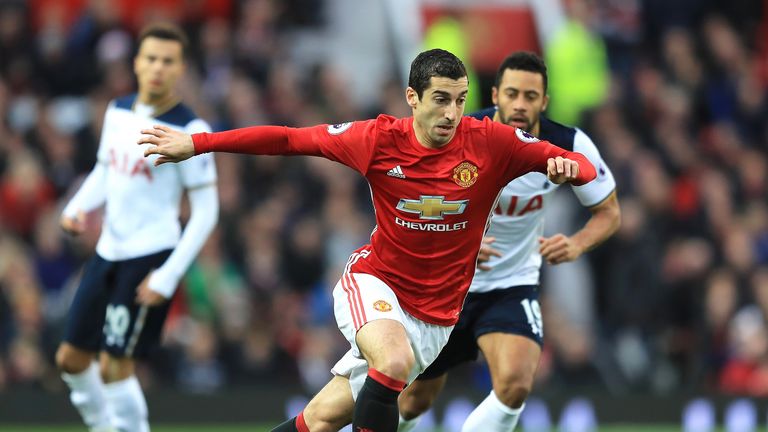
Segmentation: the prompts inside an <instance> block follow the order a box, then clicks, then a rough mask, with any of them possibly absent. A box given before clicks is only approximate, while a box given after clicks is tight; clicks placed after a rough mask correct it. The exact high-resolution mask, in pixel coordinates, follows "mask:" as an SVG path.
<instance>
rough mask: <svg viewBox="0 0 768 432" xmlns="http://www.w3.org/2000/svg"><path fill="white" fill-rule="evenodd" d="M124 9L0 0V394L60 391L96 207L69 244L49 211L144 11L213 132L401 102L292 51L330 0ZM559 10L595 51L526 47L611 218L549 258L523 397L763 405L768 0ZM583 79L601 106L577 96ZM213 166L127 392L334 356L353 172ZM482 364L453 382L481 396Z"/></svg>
mask: <svg viewBox="0 0 768 432" xmlns="http://www.w3.org/2000/svg"><path fill="white" fill-rule="evenodd" d="M122 3H126V2H122ZM122 3H121V2H114V3H113V2H103V1H88V2H86V1H75V0H72V1H66V2H58V1H44V0H38V1H26V2H25V1H4V2H2V3H0V392H2V391H11V390H12V389H13V388H15V387H18V386H38V387H42V388H45V389H48V390H50V391H63V388H62V387H63V385H62V384H61V382H60V378H59V376H58V373H57V372H56V371H55V367H54V365H53V353H54V350H55V347H56V346H57V344H58V342H59V340H60V337H61V331H62V328H63V323H64V320H65V317H66V313H67V310H68V305H69V302H70V301H71V298H72V295H73V293H74V289H75V288H76V286H77V281H78V277H79V274H80V270H81V267H82V264H83V262H84V260H85V259H86V258H87V257H88V256H90V254H91V253H92V251H93V248H94V246H95V242H96V240H97V238H98V234H99V225H100V223H99V220H100V215H99V214H98V212H96V213H94V214H91V215H89V230H88V232H87V233H86V235H84V236H82V237H81V238H76V239H73V238H69V237H67V236H65V235H64V234H63V232H62V231H61V230H60V229H59V227H58V218H59V215H60V212H61V209H62V205H63V204H64V203H65V202H66V201H67V199H68V198H69V196H70V195H71V193H72V192H73V191H74V190H76V188H77V186H78V184H79V182H80V181H82V179H83V177H84V175H85V174H87V172H88V171H89V170H90V169H91V167H92V166H93V164H94V162H95V155H96V148H97V145H98V137H99V134H100V128H101V123H102V116H103V113H104V109H105V107H106V104H107V103H108V102H109V100H110V99H112V98H114V97H117V96H120V95H123V94H126V93H129V92H131V91H133V88H134V83H133V75H132V64H131V60H132V56H133V50H134V48H135V47H134V44H133V38H134V36H135V35H136V33H137V31H138V29H139V28H140V26H141V25H140V24H141V23H145V22H148V21H149V20H150V19H170V20H174V21H176V22H178V23H179V24H181V25H183V27H184V28H185V29H186V30H187V31H188V32H189V34H190V36H191V39H192V41H193V44H192V54H191V57H190V59H189V65H188V70H187V75H186V79H185V80H184V82H183V85H182V88H181V89H180V90H181V94H182V95H183V98H184V100H185V101H186V102H187V103H189V104H190V105H191V106H192V107H193V108H194V109H195V110H196V112H197V113H198V114H199V115H201V116H202V117H203V118H205V119H206V120H208V121H209V122H210V123H211V124H212V126H213V128H214V129H215V130H223V129H229V128H236V127H243V126H249V125H258V124H285V125H289V126H308V125H313V124H317V123H336V122H341V121H348V120H354V119H365V118H370V117H372V116H375V115H376V114H377V113H380V112H383V113H389V114H392V115H396V116H407V115H410V110H409V109H408V106H407V105H406V104H405V101H404V97H403V90H402V89H403V87H404V83H402V82H401V81H400V78H399V76H398V74H397V70H396V66H395V64H394V61H393V62H392V63H393V65H392V73H391V77H390V79H386V80H383V81H381V82H370V83H369V86H373V87H374V88H375V89H376V90H375V91H374V92H373V94H377V95H378V98H377V99H370V100H368V103H360V101H359V98H356V97H355V95H354V94H351V88H350V86H348V85H347V82H348V78H349V77H348V76H346V75H345V72H341V71H339V69H338V68H336V67H335V65H334V64H332V63H330V62H328V63H324V62H315V63H312V64H307V62H306V61H305V60H303V59H296V58H292V57H291V55H290V53H291V52H292V51H291V49H290V46H291V44H292V43H294V41H295V40H296V38H297V37H299V36H300V35H302V34H304V33H306V32H314V34H315V35H317V34H320V35H322V33H323V29H324V27H326V26H328V25H329V19H328V16H327V14H326V13H324V11H325V10H326V8H327V7H328V4H330V3H334V0H325V1H322V0H291V1H277V0H242V1H236V0H231V1H223V2H215V1H183V0H178V1H165V2H154V3H152V4H151V5H150V3H149V2H143V3H142V5H143V6H142V7H143V9H142V8H138V9H137V8H134V9H131V11H132V12H131V14H130V15H128V14H126V13H125V8H122V9H121V5H122ZM565 3H566V7H565V11H566V13H567V15H566V16H567V25H565V26H563V31H564V32H565V31H570V32H576V33H581V34H583V35H585V37H586V38H588V40H590V41H591V43H590V44H587V45H583V46H587V47H588V49H589V52H588V54H589V59H591V60H593V59H598V60H595V61H597V63H595V61H589V62H585V61H584V60H583V59H579V58H576V59H575V60H573V61H572V62H571V63H570V64H569V63H568V61H567V59H566V60H563V59H562V57H557V56H555V55H554V54H553V55H552V57H550V54H549V53H558V52H561V53H562V52H563V47H562V46H559V45H558V44H566V43H568V42H569V41H570V42H573V41H574V38H573V37H557V35H553V37H552V38H551V39H550V41H549V42H548V43H547V44H546V46H542V48H543V50H544V54H545V56H546V57H547V60H548V63H549V67H550V74H551V75H552V88H551V92H550V93H551V96H552V102H553V117H554V120H562V121H567V122H574V123H576V124H578V126H580V127H581V128H583V129H584V130H585V131H586V132H587V133H588V134H589V135H590V136H591V137H592V138H593V140H594V141H595V142H596V143H597V145H598V148H600V150H601V152H602V155H603V157H604V158H605V160H606V162H607V163H608V165H609V166H610V167H611V169H612V171H613V173H614V175H615V177H616V179H617V183H618V194H619V198H620V203H621V207H622V226H621V229H620V231H619V232H618V233H617V234H616V235H615V236H614V237H613V238H612V239H610V240H609V241H608V242H607V243H605V244H604V245H602V246H601V247H600V248H598V249H596V250H594V251H592V252H591V253H590V254H589V255H588V256H587V257H585V258H584V259H582V260H581V264H580V265H581V267H578V266H579V263H577V264H576V265H574V266H571V267H568V266H563V269H564V270H563V271H565V272H566V273H567V272H571V273H569V274H571V275H577V276H578V280H579V281H581V283H578V282H576V283H574V282H573V281H574V279H573V278H568V277H565V278H563V277H562V275H560V276H558V275H557V274H556V273H552V272H550V269H547V271H546V272H545V278H544V282H543V285H544V293H545V297H544V311H545V312H544V317H545V318H544V319H545V338H546V341H547V343H546V347H545V354H544V356H543V358H542V363H541V367H540V373H539V377H538V379H539V382H538V384H537V389H539V390H541V391H557V389H562V388H567V389H568V390H569V391H573V390H574V389H582V388H583V389H595V388H597V389H601V390H604V389H608V391H611V392H614V393H616V394H626V393H630V392H651V393H655V394H663V393H668V392H674V391H677V390H680V389H688V390H696V391H715V392H723V393H727V394H748V395H758V396H768V327H767V326H766V317H768V96H767V95H768V2H766V1H763V0H752V1H747V0H733V1H730V2H714V1H713V2H709V1H698V0H679V1H672V2H670V1H664V0H633V1H617V0H569V1H567V2H565ZM123 6H124V5H123ZM137 11H138V12H137ZM467 31H471V29H467ZM571 34H573V33H571ZM510 37H514V34H511V35H510ZM489 43H493V42H492V41H490V42H489ZM573 49H577V48H573ZM595 50H601V51H600V52H596V51H595ZM417 51H418V49H417V50H416V51H414V52H417ZM566 51H567V52H572V51H571V50H570V49H568V50H566ZM576 52H577V51H576ZM369 55H376V56H388V55H391V54H390V53H386V52H377V53H369ZM601 58H602V59H603V60H602V61H603V63H600V59H601ZM364 60H365V59H364V58H362V59H361V61H364ZM550 60H551V61H550ZM579 60H581V61H579ZM584 63H589V64H588V65H584ZM580 64H581V65H582V66H584V67H581V68H579V65H580ZM586 66H588V67H586ZM585 69H588V70H585ZM584 74H588V76H586V75H584ZM481 75H482V74H481ZM486 75H487V74H486ZM481 79H485V80H489V79H492V77H489V76H485V77H481ZM595 80H597V81H596V82H595ZM583 82H591V83H593V84H594V86H593V87H594V88H593V90H590V91H592V92H593V94H592V93H591V95H592V96H594V97H591V98H585V99H583V100H581V99H579V100H578V101H577V100H575V99H574V100H573V103H571V100H570V99H569V96H568V95H579V94H581V93H583V92H581V93H580V90H579V88H578V86H579V85H580V83H583ZM572 86H573V87H577V88H576V89H575V90H574V89H573V88H570V87H572ZM559 95H560V96H559ZM573 97H574V98H575V96H573ZM489 99H490V95H489V94H483V95H482V100H483V101H484V102H486V103H489ZM563 106H565V107H566V108H565V109H563V108H562V107H563ZM574 110H575V111H574ZM571 111H573V112H571ZM557 115H561V116H562V117H558V116H557ZM216 161H217V165H218V173H219V191H220V192H219V193H220V198H221V218H220V223H219V225H218V228H217V230H216V231H215V233H214V234H213V235H212V236H211V238H210V240H209V241H208V243H207V245H206V246H205V248H204V249H203V251H202V253H201V254H200V256H199V258H198V259H197V261H196V262H195V263H194V265H193V266H192V268H191V269H190V271H189V273H188V274H187V276H186V278H185V279H184V282H183V287H182V288H181V289H180V290H179V292H178V294H177V297H176V298H175V300H174V304H173V307H172V313H171V315H170V316H169V320H168V322H167V326H166V332H165V336H164V348H163V349H162V350H160V351H159V352H158V353H157V354H156V355H155V356H153V358H152V359H151V360H152V361H151V362H149V363H147V364H145V365H143V367H142V369H141V370H140V375H141V379H142V382H143V383H145V385H149V386H151V385H174V386H179V387H181V388H184V389H186V390H189V391H193V392H215V391H218V390H220V389H222V388H224V387H225V386H231V385H274V384H281V383H286V382H288V383H291V382H292V383H296V382H300V384H301V385H303V386H304V387H305V388H306V389H307V391H308V392H313V391H316V390H317V389H318V386H320V385H322V384H324V383H325V382H326V381H327V379H328V376H329V375H328V374H329V372H328V370H329V368H330V366H331V365H332V364H333V363H334V362H335V360H336V359H338V358H339V357H340V355H341V354H342V353H343V352H344V351H345V350H346V349H347V348H348V347H347V345H346V342H345V341H344V339H343V338H342V337H341V335H340V333H339V332H338V330H337V328H336V325H335V322H334V318H333V309H332V304H331V295H330V291H331V289H332V288H333V284H335V282H336V280H337V278H338V276H339V275H340V273H341V270H342V268H343V265H344V264H345V263H346V260H347V257H348V255H349V253H350V252H351V251H353V250H354V249H356V248H357V247H359V246H360V245H362V244H364V243H366V242H367V239H368V236H369V234H370V231H371V229H372V228H373V223H374V222H373V221H374V219H373V214H372V210H371V205H370V196H369V191H368V188H367V185H366V184H365V182H364V180H363V179H361V178H360V177H359V176H358V175H357V174H356V173H354V172H353V171H351V170H350V169H348V168H346V167H344V166H341V165H338V164H335V163H332V162H329V161H326V160H323V159H317V158H303V157H293V158H283V157H246V156H235V155H228V154H217V155H216ZM564 192H565V193H562V194H560V196H561V197H562V198H563V200H562V202H563V203H565V204H562V205H559V206H556V207H555V208H554V209H552V211H550V215H551V216H550V218H551V219H553V221H554V222H556V223H557V224H556V226H558V227H561V226H562V227H565V228H563V229H573V227H578V226H579V224H581V223H582V222H583V221H584V220H585V219H586V217H587V216H588V212H586V211H585V210H583V209H581V208H580V207H579V206H578V205H577V204H575V202H572V200H571V201H570V202H569V201H568V196H567V195H569V194H570V193H569V191H567V190H566V191H564ZM570 195H572V194H570ZM564 215H567V217H568V218H569V221H565V222H566V223H562V222H563V221H562V220H561V219H563V218H564V217H565V216H564ZM569 269H570V270H569ZM552 270H556V269H552ZM563 281H565V282H563ZM569 281H570V282H569ZM574 299H575V300H574ZM570 300H574V301H570ZM579 305H581V306H579ZM574 309H575V310H574ZM475 372H476V371H474V370H471V371H469V372H468V373H467V375H466V379H470V380H473V382H475V383H476V384H477V385H478V386H483V385H487V382H486V381H484V379H483V377H482V374H481V373H475Z"/></svg>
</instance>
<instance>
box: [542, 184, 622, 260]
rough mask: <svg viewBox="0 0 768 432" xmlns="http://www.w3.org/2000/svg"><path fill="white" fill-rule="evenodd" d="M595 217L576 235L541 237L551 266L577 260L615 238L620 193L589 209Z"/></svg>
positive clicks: (545, 254)
mask: <svg viewBox="0 0 768 432" xmlns="http://www.w3.org/2000/svg"><path fill="white" fill-rule="evenodd" d="M589 211H590V212H591V213H592V216H591V217H590V218H589V221H587V223H586V225H584V228H582V229H581V230H579V231H578V232H576V233H575V234H573V235H572V236H570V237H569V236H566V235H564V234H555V235H553V236H552V237H539V252H540V253H541V256H542V257H543V258H544V259H545V260H547V262H548V263H549V264H560V263H564V262H569V261H574V260H575V259H577V258H578V257H580V256H581V255H582V254H583V253H585V252H588V251H590V250H592V249H594V248H595V247H596V246H597V245H599V244H600V243H602V242H604V241H605V240H606V239H607V238H608V237H610V236H611V235H613V233H615V232H616V230H617V229H619V224H620V221H621V211H620V210H619V202H618V200H617V199H616V191H613V192H611V194H610V195H608V198H606V199H604V200H603V201H602V202H600V203H599V204H597V205H595V206H592V207H590V208H589Z"/></svg>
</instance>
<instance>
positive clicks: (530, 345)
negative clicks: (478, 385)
mask: <svg viewBox="0 0 768 432" xmlns="http://www.w3.org/2000/svg"><path fill="white" fill-rule="evenodd" d="M538 297H539V291H538V287H537V286H519V287H512V288H508V289H504V290H497V291H493V292H490V293H487V294H484V300H483V301H485V302H487V303H488V304H487V306H486V307H485V309H484V310H483V313H482V314H481V315H480V316H479V317H478V318H477V320H476V322H475V326H474V331H475V334H476V337H477V344H478V346H479V347H480V350H481V351H482V352H483V355H484V356H485V358H486V360H487V362H488V366H489V368H490V370H491V376H492V378H493V380H494V385H497V384H499V381H501V382H502V383H504V382H509V381H511V380H514V381H515V384H518V385H520V384H523V385H526V386H528V387H529V386H530V385H531V384H532V382H533V375H534V374H535V372H536V368H537V367H538V363H539V357H540V356H541V346H542V344H543V334H544V333H543V325H542V320H541V310H540V308H539V303H538Z"/></svg>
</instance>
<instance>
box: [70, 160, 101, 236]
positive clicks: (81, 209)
mask: <svg viewBox="0 0 768 432" xmlns="http://www.w3.org/2000/svg"><path fill="white" fill-rule="evenodd" d="M106 180H107V167H106V165H105V163H104V162H96V165H95V166H94V167H93V170H91V172H90V173H89V174H88V177H86V178H85V181H84V182H83V184H82V186H80V189H79V190H78V191H77V193H76V194H75V196H73V197H72V199H71V200H70V201H69V203H67V205H66V207H64V211H63V212H62V213H61V219H60V221H59V223H60V225H61V229H63V230H64V231H65V232H66V233H67V234H71V235H73V236H77V235H80V234H82V233H83V231H85V228H86V215H87V213H88V212H90V211H92V210H94V209H96V208H97V207H100V206H101V205H102V204H104V202H106V200H107V188H106V184H107V181H106Z"/></svg>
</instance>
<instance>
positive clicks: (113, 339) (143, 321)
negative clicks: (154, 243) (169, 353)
mask: <svg viewBox="0 0 768 432" xmlns="http://www.w3.org/2000/svg"><path fill="white" fill-rule="evenodd" d="M170 254H171V251H170V250H166V251H162V252H158V253H154V254H152V255H147V256H143V257H139V258H134V259H129V260H124V261H107V260H105V259H104V258H102V257H100V256H99V255H98V254H94V256H93V257H92V258H91V259H90V260H89V261H88V263H87V264H86V265H85V271H84V273H83V279H82V280H81V281H80V286H79V287H78V289H77V293H75V298H74V299H73V300H72V306H71V307H70V309H69V317H68V319H67V326H66V329H65V330H64V341H66V342H68V343H70V344H72V345H74V346H75V347H77V348H80V349H82V350H85V351H91V352H99V351H106V352H108V353H110V354H112V355H113V356H115V357H139V358H141V357H146V356H147V355H148V354H149V353H150V352H151V350H152V349H153V348H155V347H156V346H157V343H158V341H159V340H160V332H161V331H162V329H163V323H164V322H165V317H166V315H167V314H168V308H169V307H170V302H169V301H168V302H165V303H163V304H161V305H159V306H155V307H146V306H140V305H138V304H136V289H137V288H138V286H139V284H140V283H141V281H142V280H144V278H145V277H146V276H147V274H149V272H150V271H151V270H153V269H156V268H158V267H160V266H161V265H162V264H163V263H164V262H165V260H166V259H167V258H168V255H170Z"/></svg>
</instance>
